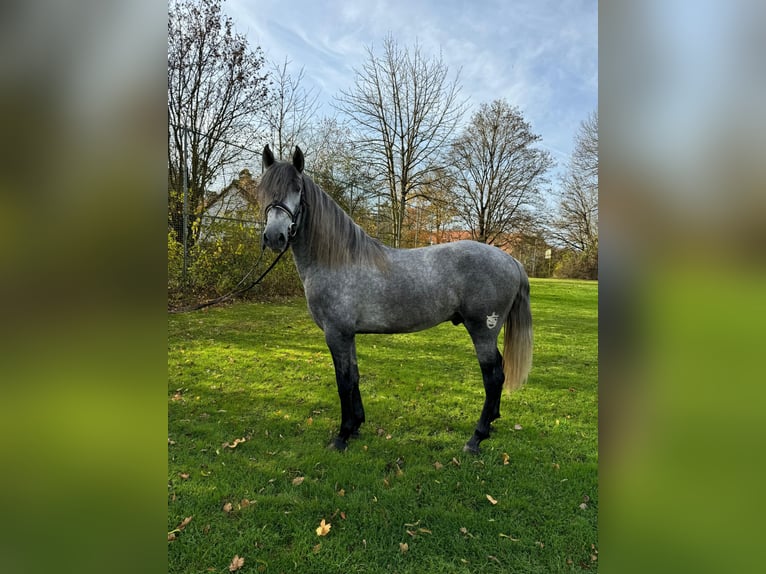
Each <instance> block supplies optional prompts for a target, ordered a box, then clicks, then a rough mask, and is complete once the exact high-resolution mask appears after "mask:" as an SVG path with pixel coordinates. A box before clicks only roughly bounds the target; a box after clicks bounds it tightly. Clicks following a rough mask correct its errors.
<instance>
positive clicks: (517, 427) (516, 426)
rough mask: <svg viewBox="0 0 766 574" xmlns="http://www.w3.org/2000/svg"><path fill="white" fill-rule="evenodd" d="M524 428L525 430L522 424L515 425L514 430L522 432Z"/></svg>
mask: <svg viewBox="0 0 766 574" xmlns="http://www.w3.org/2000/svg"><path fill="white" fill-rule="evenodd" d="M523 428H524V427H523V426H521V425H520V424H515V425H513V430H521V429H523Z"/></svg>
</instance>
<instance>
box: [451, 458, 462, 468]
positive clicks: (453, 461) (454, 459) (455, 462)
mask: <svg viewBox="0 0 766 574" xmlns="http://www.w3.org/2000/svg"><path fill="white" fill-rule="evenodd" d="M452 464H454V465H455V466H460V461H459V460H458V459H456V458H455V457H454V456H453V457H452Z"/></svg>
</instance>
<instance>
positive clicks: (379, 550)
mask: <svg viewBox="0 0 766 574" xmlns="http://www.w3.org/2000/svg"><path fill="white" fill-rule="evenodd" d="M531 297H532V312H533V316H534V321H535V355H534V367H533V369H532V373H531V375H530V378H529V381H528V383H527V385H526V386H525V387H524V388H522V389H521V390H520V391H518V392H516V393H514V394H513V395H510V396H508V395H504V397H503V402H502V404H501V413H502V414H503V416H502V418H501V419H499V420H498V421H496V422H495V425H494V426H495V428H496V432H495V433H494V434H493V435H492V437H491V438H490V439H488V440H486V441H485V442H484V443H483V444H482V453H481V454H480V455H479V456H472V455H468V454H466V453H463V452H462V447H463V444H464V443H465V441H466V440H467V439H468V438H469V437H470V435H471V433H472V432H473V428H474V425H475V423H476V420H477V419H478V416H479V414H480V411H481V406H482V404H483V400H484V397H483V395H484V390H483V386H482V383H481V373H480V371H479V368H478V364H477V362H476V357H475V355H474V353H473V349H472V346H471V342H470V338H469V337H468V334H467V332H466V331H465V329H464V328H463V327H462V326H458V327H455V326H453V325H452V324H451V323H446V324H443V325H440V326H439V327H437V328H435V329H431V330H428V331H424V332H421V333H415V334H406V335H361V336H358V337H357V350H358V355H359V370H360V373H361V391H362V399H363V401H364V405H365V410H366V415H367V422H366V423H365V424H364V425H363V426H362V434H361V436H360V438H358V439H356V440H354V441H352V442H351V443H350V446H349V449H348V451H346V452H344V453H338V452H335V451H328V450H326V449H325V446H326V445H327V444H328V443H329V441H330V439H331V438H332V437H333V436H334V434H335V432H336V431H337V428H338V425H339V419H340V406H339V403H338V398H337V394H336V389H335V378H334V374H333V369H332V360H331V358H330V354H329V351H328V350H327V348H326V346H325V343H324V338H323V335H322V333H321V331H320V330H319V329H318V328H317V327H316V326H315V325H314V323H313V322H312V321H311V319H310V317H309V315H308V311H307V309H306V304H305V301H304V300H303V299H297V300H294V301H291V302H288V303H279V304H274V303H268V304H267V303H247V304H244V303H243V304H235V305H232V306H229V307H223V308H213V309H209V310H207V311H205V312H200V313H191V314H186V315H173V316H170V318H169V337H168V379H169V384H168V439H169V440H168V531H171V530H174V529H175V528H176V527H177V526H178V525H179V524H180V523H181V522H182V520H183V519H184V518H186V517H189V516H193V519H192V521H191V522H190V523H189V524H188V526H186V527H185V528H184V529H183V530H182V531H181V532H179V533H177V538H176V539H175V540H173V541H170V542H168V560H169V571H170V572H201V573H203V572H222V573H225V572H228V565H229V563H230V562H231V560H232V558H233V557H234V555H239V556H241V557H244V558H245V564H244V566H243V568H242V569H241V570H240V572H321V573H328V572H341V571H342V572H400V573H404V572H412V573H418V574H423V573H429V572H438V573H442V572H539V573H551V572H567V571H581V570H583V569H587V570H589V571H596V570H597V564H598V562H597V560H594V559H593V558H595V554H596V552H595V550H594V549H596V550H597V548H598V540H597V530H596V527H597V513H598V477H597V464H598V446H597V438H598V437H597V419H598V398H597V397H598V395H597V373H598V363H597V352H598V322H597V302H598V285H597V283H590V282H578V281H556V280H533V281H532V295H531ZM515 425H520V426H521V429H520V430H516V429H515V428H514V427H515ZM238 438H245V439H246V440H245V442H243V443H240V444H238V445H237V446H236V448H234V449H232V448H228V447H224V446H222V445H223V444H224V443H227V442H228V443H232V442H233V441H234V439H238ZM504 453H506V454H507V460H508V464H504V456H503V455H504ZM435 463H438V464H435ZM440 465H441V467H440ZM187 475H188V478H187ZM297 477H304V480H303V482H302V483H300V484H297V485H296V484H294V483H293V480H294V479H295V478H297ZM487 495H490V496H491V497H493V498H494V499H495V500H496V501H497V504H495V505H493V504H491V503H490V501H489V500H488V499H487ZM243 499H247V500H248V501H250V503H251V504H250V505H249V506H247V505H245V506H242V505H241V501H242V500H243ZM583 502H585V505H586V506H585V507H584V508H581V507H580V505H581V504H582V503H583ZM226 503H232V510H231V511H230V512H225V511H224V510H223V508H224V505H225V504H226ZM322 519H324V520H326V521H327V522H329V523H331V524H332V528H331V530H330V532H329V534H328V535H327V536H324V537H319V536H317V534H316V532H315V530H316V528H317V527H318V526H319V524H320V521H321V520H322ZM400 544H407V545H408V549H407V551H406V552H402V547H401V546H400Z"/></svg>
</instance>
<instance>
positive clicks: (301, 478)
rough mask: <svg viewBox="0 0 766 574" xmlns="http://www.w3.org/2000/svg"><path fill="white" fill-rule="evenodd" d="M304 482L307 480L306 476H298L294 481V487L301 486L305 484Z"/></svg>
mask: <svg viewBox="0 0 766 574" xmlns="http://www.w3.org/2000/svg"><path fill="white" fill-rule="evenodd" d="M304 480H306V477H305V476H296V477H295V478H294V479H293V486H300V485H301V484H303V481H304Z"/></svg>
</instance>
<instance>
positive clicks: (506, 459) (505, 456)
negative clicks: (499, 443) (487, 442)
mask: <svg viewBox="0 0 766 574" xmlns="http://www.w3.org/2000/svg"><path fill="white" fill-rule="evenodd" d="M503 464H511V457H510V456H509V455H508V453H507V452H504V453H503Z"/></svg>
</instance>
